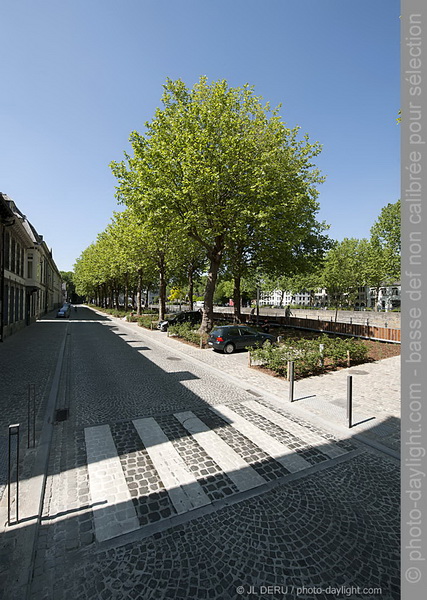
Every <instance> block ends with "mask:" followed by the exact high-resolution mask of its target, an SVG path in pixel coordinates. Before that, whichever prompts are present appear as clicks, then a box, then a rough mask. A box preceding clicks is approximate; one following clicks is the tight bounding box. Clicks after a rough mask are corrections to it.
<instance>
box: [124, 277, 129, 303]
mask: <svg viewBox="0 0 427 600" xmlns="http://www.w3.org/2000/svg"><path fill="white" fill-rule="evenodd" d="M123 293H124V298H123V304H124V309H125V311H127V309H128V304H129V301H128V297H129V274H128V273H126V274H125V288H124V292H123Z"/></svg>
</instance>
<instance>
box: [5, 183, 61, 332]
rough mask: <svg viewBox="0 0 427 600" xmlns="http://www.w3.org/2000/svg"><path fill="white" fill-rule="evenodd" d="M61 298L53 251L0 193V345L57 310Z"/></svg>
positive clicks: (15, 207) (59, 278)
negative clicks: (22, 329) (43, 316)
mask: <svg viewBox="0 0 427 600" xmlns="http://www.w3.org/2000/svg"><path fill="white" fill-rule="evenodd" d="M62 298H63V296H62V290H61V275H60V273H59V271H58V268H57V266H56V265H55V262H54V260H53V258H52V251H51V250H49V248H48V247H47V245H46V243H45V242H44V240H43V236H41V235H39V234H38V233H37V231H36V230H35V228H34V227H33V226H32V225H31V223H30V222H29V221H28V219H27V217H26V216H25V215H23V214H22V213H21V211H20V210H19V209H18V207H17V206H16V204H15V203H14V202H13V200H11V199H10V198H9V196H7V195H6V194H3V193H1V192H0V341H3V339H4V338H5V337H7V336H9V335H11V334H13V333H15V332H16V331H18V330H19V329H21V328H22V327H25V326H26V325H30V323H32V322H34V321H35V320H36V319H38V318H39V317H40V316H42V315H44V314H46V313H47V312H49V311H51V310H53V309H54V308H56V307H58V306H59V305H60V304H61V303H62Z"/></svg>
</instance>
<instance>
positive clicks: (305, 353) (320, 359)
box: [250, 335, 368, 377]
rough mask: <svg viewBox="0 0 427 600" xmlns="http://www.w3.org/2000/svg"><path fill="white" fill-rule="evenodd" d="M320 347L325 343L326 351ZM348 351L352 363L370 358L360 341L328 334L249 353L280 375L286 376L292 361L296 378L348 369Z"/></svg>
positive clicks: (290, 340) (292, 340) (291, 340)
mask: <svg viewBox="0 0 427 600" xmlns="http://www.w3.org/2000/svg"><path fill="white" fill-rule="evenodd" d="M320 344H323V352H321V348H320ZM347 351H348V352H349V353H350V360H351V361H352V362H353V363H355V362H362V361H364V360H366V357H367V355H368V349H367V347H366V346H365V345H364V344H363V343H362V342H360V341H358V340H355V339H353V338H351V339H341V338H330V337H328V336H327V335H323V336H321V337H320V338H317V339H288V340H286V341H285V342H283V343H282V344H281V345H280V346H271V347H267V348H257V349H253V350H251V351H250V353H251V358H252V359H253V360H255V361H257V362H258V363H260V364H262V365H263V366H264V367H266V368H267V369H271V370H272V371H274V372H275V373H277V374H278V375H285V374H286V373H287V363H288V361H290V360H292V361H294V373H295V376H297V377H306V376H308V375H313V374H316V373H323V372H325V371H326V370H327V368H331V367H332V368H336V367H337V366H346V365H347Z"/></svg>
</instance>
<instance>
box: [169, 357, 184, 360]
mask: <svg viewBox="0 0 427 600" xmlns="http://www.w3.org/2000/svg"><path fill="white" fill-rule="evenodd" d="M166 360H181V359H180V358H178V357H177V356H167V357H166Z"/></svg>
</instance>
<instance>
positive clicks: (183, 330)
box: [169, 323, 204, 344]
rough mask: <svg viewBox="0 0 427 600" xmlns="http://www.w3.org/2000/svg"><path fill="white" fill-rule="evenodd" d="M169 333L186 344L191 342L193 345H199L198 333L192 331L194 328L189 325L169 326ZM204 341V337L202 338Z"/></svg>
mask: <svg viewBox="0 0 427 600" xmlns="http://www.w3.org/2000/svg"><path fill="white" fill-rule="evenodd" d="M169 333H170V334H171V333H172V334H174V335H176V336H177V337H180V338H182V339H184V340H186V341H187V342H192V343H193V344H200V337H201V335H200V333H199V332H198V331H195V330H194V326H193V325H191V323H181V324H179V325H171V326H170V327H169ZM203 341H204V337H203Z"/></svg>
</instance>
